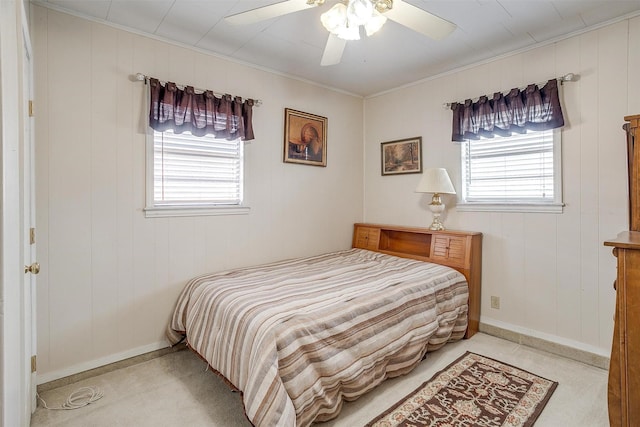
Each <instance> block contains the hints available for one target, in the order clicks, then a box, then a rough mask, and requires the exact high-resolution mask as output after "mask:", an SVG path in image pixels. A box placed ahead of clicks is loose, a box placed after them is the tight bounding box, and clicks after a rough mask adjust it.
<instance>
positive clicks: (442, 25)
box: [384, 0, 456, 40]
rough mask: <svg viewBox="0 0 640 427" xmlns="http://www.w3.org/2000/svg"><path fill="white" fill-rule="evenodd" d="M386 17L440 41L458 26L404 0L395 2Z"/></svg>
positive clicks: (385, 14) (395, 0)
mask: <svg viewBox="0 0 640 427" xmlns="http://www.w3.org/2000/svg"><path fill="white" fill-rule="evenodd" d="M384 16H386V17H387V18H389V19H391V20H393V21H395V22H397V23H398V24H401V25H404V26H405V27H408V28H411V29H412V30H414V31H417V32H419V33H421V34H424V35H425V36H427V37H430V38H432V39H435V40H440V39H443V38H445V37H446V36H448V35H449V34H451V33H452V32H453V30H455V29H456V25H455V24H452V23H451V22H449V21H447V20H445V19H442V18H440V17H438V16H435V15H434V14H432V13H429V12H427V11H424V10H422V9H420V8H419V7H416V6H414V5H412V4H409V3H407V2H405V1H403V0H394V1H393V8H392V9H391V10H388V11H386V12H385V13H384Z"/></svg>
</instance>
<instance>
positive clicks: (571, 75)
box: [442, 73, 579, 110]
mask: <svg viewBox="0 0 640 427" xmlns="http://www.w3.org/2000/svg"><path fill="white" fill-rule="evenodd" d="M578 77H579V76H578V75H577V74H574V73H567V74H565V75H564V76H561V77H556V80H557V81H559V82H560V84H563V83H564V82H574V81H576V80H578ZM546 83H547V82H540V83H536V84H537V85H538V86H540V85H542V84H546ZM519 89H520V90H524V89H526V86H525V87H521V88H519ZM453 104H454V103H453V102H445V103H444V104H442V108H444V109H445V110H448V109H450V108H451V106H452V105H453Z"/></svg>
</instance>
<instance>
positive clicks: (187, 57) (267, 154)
mask: <svg viewBox="0 0 640 427" xmlns="http://www.w3.org/2000/svg"><path fill="white" fill-rule="evenodd" d="M32 18H33V19H32V27H33V34H34V36H33V42H34V51H35V80H36V88H35V92H36V93H35V96H36V104H35V105H36V163H37V165H36V170H37V212H38V215H37V221H38V252H39V253H38V258H39V261H40V263H41V266H42V272H41V273H40V276H39V278H38V300H37V302H38V374H39V376H38V378H39V379H38V382H39V383H42V382H46V381H49V380H52V379H55V378H58V377H61V376H64V375H68V374H71V373H75V372H78V371H81V370H84V369H88V368H92V367H95V366H98V365H101V364H105V363H109V362H113V361H115V360H119V359H122V358H125V357H127V356H132V355H135V354H138V353H141V352H145V351H149V350H153V349H155V348H158V347H160V346H164V345H166V344H165V342H164V330H165V328H166V325H167V322H168V319H169V316H170V313H171V310H172V308H173V304H174V301H175V300H176V298H177V295H178V293H179V292H180V290H181V289H182V287H183V285H184V284H185V282H186V281H187V280H188V279H189V278H191V277H192V276H194V275H197V274H201V273H206V272H211V271H216V270H221V269H225V268H229V267H234V266H244V265H249V264H255V263H261V262H267V261H270V260H276V259H284V258H289V257H294V256H297V255H308V254H314V253H320V252H324V251H329V250H337V249H343V248H347V247H349V246H350V243H351V233H352V227H353V223H354V222H357V221H359V220H361V219H362V206H363V201H362V177H363V174H364V172H363V159H362V141H363V134H362V126H361V124H362V122H363V116H362V102H363V101H362V99H361V98H358V97H353V96H350V95H346V94H343V93H339V92H336V91H331V90H328V89H325V88H321V87H318V86H314V85H310V84H306V83H303V82H300V81H296V80H293V79H289V78H286V77H284V76H281V75H277V74H272V73H268V72H264V71H260V70H257V69H254V68H250V67H247V66H244V65H239V64H237V63H234V62H229V61H226V60H224V59H220V58H218V57H215V56H211V55H207V54H204V53H200V52H198V51H194V50H191V49H187V48H183V47H179V46H176V45H172V44H168V43H165V42H162V41H158V40H154V39H151V38H146V37H143V36H140V35H136V34H132V33H129V32H125V31H122V30H119V29H115V28H112V27H109V26H105V25H102V24H99V23H95V22H91V21H88V20H83V19H80V18H77V17H72V16H69V15H66V14H62V13H59V12H55V11H51V10H48V9H45V8H40V7H37V6H36V7H34V13H33V16H32ZM137 72H141V73H144V74H147V75H151V76H155V77H158V78H160V79H161V80H171V81H175V82H177V83H179V84H185V83H186V84H192V85H194V86H195V87H200V88H210V89H212V90H214V91H216V92H228V93H231V94H234V95H240V96H245V97H253V98H259V99H262V100H263V106H261V107H258V108H255V109H254V128H255V133H256V135H257V138H256V139H255V140H254V141H252V142H251V143H249V144H247V145H246V150H245V155H246V172H245V174H246V181H245V183H246V184H245V185H246V187H245V188H246V201H247V204H248V205H249V206H250V207H251V213H250V214H249V215H238V216H214V217H195V218H158V219H147V218H145V217H144V215H143V212H142V208H143V206H144V200H145V194H144V190H145V184H144V173H145V168H144V159H145V157H144V144H145V136H144V134H143V133H141V130H140V129H141V122H142V120H143V119H142V118H143V116H144V114H145V113H144V111H143V104H144V96H145V93H144V86H143V84H142V83H140V82H133V81H131V80H130V76H131V75H133V74H135V73H137ZM285 107H289V108H294V109H298V110H302V111H306V112H309V113H313V114H318V115H321V116H325V117H328V149H327V154H328V160H327V167H326V168H320V167H313V166H305V165H296V164H285V163H283V161H282V152H283V148H282V146H283V121H284V108H285Z"/></svg>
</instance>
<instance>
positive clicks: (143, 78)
mask: <svg viewBox="0 0 640 427" xmlns="http://www.w3.org/2000/svg"><path fill="white" fill-rule="evenodd" d="M134 77H135V79H136V80H137V81H139V82H142V81H144V83H145V84H146V83H147V81H148V80H149V79H150V78H151V77H150V76H147V75H146V74H142V73H136V75H135V76H134ZM158 81H159V82H160V83H164V84H166V83H167V82H166V81H162V80H158ZM176 86H182V87H184V85H178V84H176ZM193 90H197V91H198V92H206V91H207V90H209V89H200V88H197V87H194V88H193ZM214 95H218V96H224V95H225V94H223V93H215V92H214ZM245 99H247V98H245ZM253 103H254V105H255V106H256V107H259V106H261V105H262V100H261V99H254V100H253Z"/></svg>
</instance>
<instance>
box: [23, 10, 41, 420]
mask: <svg viewBox="0 0 640 427" xmlns="http://www.w3.org/2000/svg"><path fill="white" fill-rule="evenodd" d="M23 41H24V43H23V69H22V86H23V87H22V97H23V111H22V115H23V123H24V129H23V136H24V138H23V150H22V161H23V165H22V166H23V170H22V203H23V212H22V215H23V230H22V240H23V256H24V263H25V277H24V300H23V309H22V318H23V324H22V328H23V330H22V334H23V335H22V336H23V340H24V341H23V343H24V354H23V358H24V359H26V360H25V363H24V372H23V375H24V379H23V381H24V383H23V384H24V386H25V387H24V392H25V396H24V402H25V407H24V412H25V413H24V414H23V416H24V419H26V420H28V419H29V418H30V416H31V414H32V413H33V412H34V411H35V410H36V406H37V402H36V359H35V355H36V310H35V308H36V307H35V302H36V295H35V292H36V274H38V272H39V271H40V266H39V265H38V263H37V262H36V240H35V236H36V234H35V230H36V229H35V226H36V215H35V180H34V171H35V163H34V153H35V149H34V143H33V128H34V127H33V114H32V107H31V105H32V104H31V100H32V99H33V96H32V94H33V90H32V87H33V72H32V65H31V64H32V60H31V42H30V40H29V33H28V32H27V25H26V20H25V18H24V16H23Z"/></svg>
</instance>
